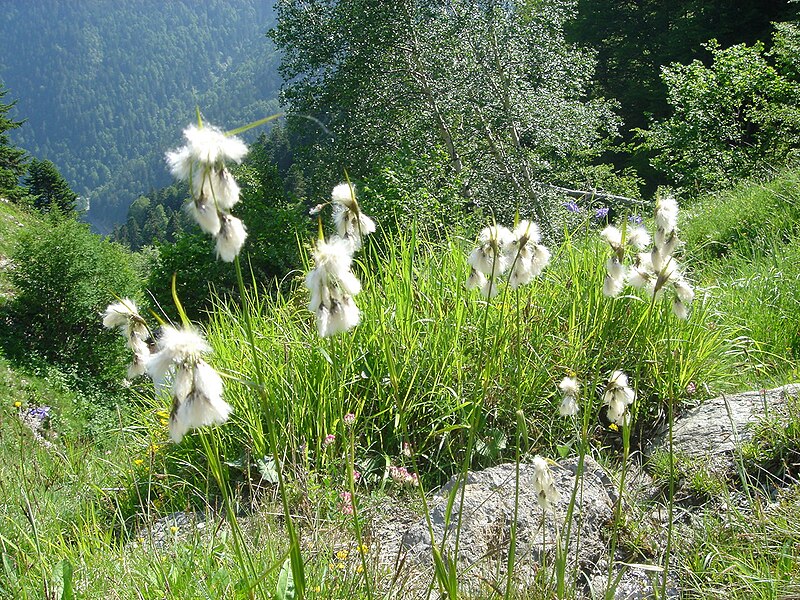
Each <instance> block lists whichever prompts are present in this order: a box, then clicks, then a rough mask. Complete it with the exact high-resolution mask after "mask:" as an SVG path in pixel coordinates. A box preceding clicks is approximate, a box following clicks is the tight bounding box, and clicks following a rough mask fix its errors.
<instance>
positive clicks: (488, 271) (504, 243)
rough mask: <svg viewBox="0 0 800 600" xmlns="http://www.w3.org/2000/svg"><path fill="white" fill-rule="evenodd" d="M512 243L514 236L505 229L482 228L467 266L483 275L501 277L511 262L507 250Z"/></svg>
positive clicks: (501, 227) (494, 226) (498, 226)
mask: <svg viewBox="0 0 800 600" xmlns="http://www.w3.org/2000/svg"><path fill="white" fill-rule="evenodd" d="M514 241H515V239H514V234H512V233H511V231H509V230H508V228H507V227H503V226H502V225H492V226H490V227H484V228H483V229H482V230H481V232H480V235H478V247H477V248H475V249H474V250H473V251H472V252H471V253H470V255H469V258H468V261H469V264H470V265H472V267H473V268H474V269H476V270H478V271H480V272H481V273H483V274H484V275H488V276H495V277H496V276H498V275H502V274H503V273H505V271H506V269H508V267H509V265H510V264H511V261H512V260H513V257H509V252H508V250H509V247H510V246H511V245H512V244H513V243H514Z"/></svg>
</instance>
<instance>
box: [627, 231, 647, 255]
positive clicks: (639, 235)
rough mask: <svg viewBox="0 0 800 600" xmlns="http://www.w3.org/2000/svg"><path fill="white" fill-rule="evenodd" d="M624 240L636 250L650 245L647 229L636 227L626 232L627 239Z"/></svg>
mask: <svg viewBox="0 0 800 600" xmlns="http://www.w3.org/2000/svg"><path fill="white" fill-rule="evenodd" d="M625 241H626V243H628V244H629V245H630V246H632V247H633V248H635V249H636V250H644V249H645V248H647V247H648V246H649V245H650V241H651V240H650V234H649V233H647V229H645V228H644V227H636V228H634V229H632V230H631V231H630V232H629V233H628V239H627V240H625Z"/></svg>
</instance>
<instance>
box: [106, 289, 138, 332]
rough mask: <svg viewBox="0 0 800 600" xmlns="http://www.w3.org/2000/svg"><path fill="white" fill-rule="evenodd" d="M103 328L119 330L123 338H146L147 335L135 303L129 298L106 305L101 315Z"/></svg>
mask: <svg viewBox="0 0 800 600" xmlns="http://www.w3.org/2000/svg"><path fill="white" fill-rule="evenodd" d="M103 326H104V327H106V328H107V329H115V328H119V329H120V332H121V333H122V335H123V336H124V337H125V338H130V337H133V336H138V337H141V338H146V337H147V335H148V333H147V326H146V325H145V322H144V319H142V317H141V315H140V314H139V309H138V308H137V306H136V302H134V301H133V300H131V299H130V298H122V299H121V300H120V301H119V302H115V303H113V304H109V305H108V307H107V308H106V310H105V312H104V313H103Z"/></svg>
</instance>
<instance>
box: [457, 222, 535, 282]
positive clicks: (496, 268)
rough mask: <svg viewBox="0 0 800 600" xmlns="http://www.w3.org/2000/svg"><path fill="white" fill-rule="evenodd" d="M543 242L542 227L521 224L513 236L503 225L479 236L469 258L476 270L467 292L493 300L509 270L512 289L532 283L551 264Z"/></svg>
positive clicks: (471, 271) (487, 230) (473, 269)
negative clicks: (474, 290) (476, 293)
mask: <svg viewBox="0 0 800 600" xmlns="http://www.w3.org/2000/svg"><path fill="white" fill-rule="evenodd" d="M540 241H541V235H540V233H539V227H538V225H536V223H532V222H530V221H520V222H519V223H518V224H517V226H516V227H515V228H514V231H513V232H512V231H510V230H509V229H508V228H507V227H503V226H502V225H491V226H489V227H485V228H484V229H483V230H481V232H480V235H479V236H478V247H477V248H475V249H474V250H473V251H472V252H471V253H470V255H469V259H468V261H469V264H470V266H471V267H472V268H471V270H470V274H469V278H468V279H467V289H470V290H472V289H476V288H477V289H479V290H480V292H481V295H483V297H484V298H492V297H494V296H495V295H496V294H497V291H498V286H497V282H498V279H499V277H500V276H501V275H503V274H504V273H505V272H506V271H507V270H508V269H509V268H511V273H510V274H509V276H508V285H509V286H511V288H512V289H517V288H518V287H519V286H521V285H526V284H528V283H530V282H531V281H532V280H533V279H534V278H535V277H538V276H539V275H541V273H542V271H544V269H545V267H546V266H547V265H548V263H549V262H550V251H549V250H548V249H547V248H546V247H545V246H543V245H541V244H540V243H539V242H540Z"/></svg>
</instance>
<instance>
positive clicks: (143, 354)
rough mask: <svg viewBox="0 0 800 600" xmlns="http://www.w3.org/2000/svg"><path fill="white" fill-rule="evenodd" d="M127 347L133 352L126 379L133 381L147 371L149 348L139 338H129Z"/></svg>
mask: <svg viewBox="0 0 800 600" xmlns="http://www.w3.org/2000/svg"><path fill="white" fill-rule="evenodd" d="M129 346H130V348H131V350H133V361H132V362H131V364H130V365H128V378H129V379H134V378H136V377H139V376H140V375H144V374H145V372H146V371H147V369H146V365H147V361H148V360H150V347H149V346H148V345H147V342H145V341H144V340H142V339H141V338H140V337H139V336H135V335H134V336H131V338H130V340H129Z"/></svg>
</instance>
